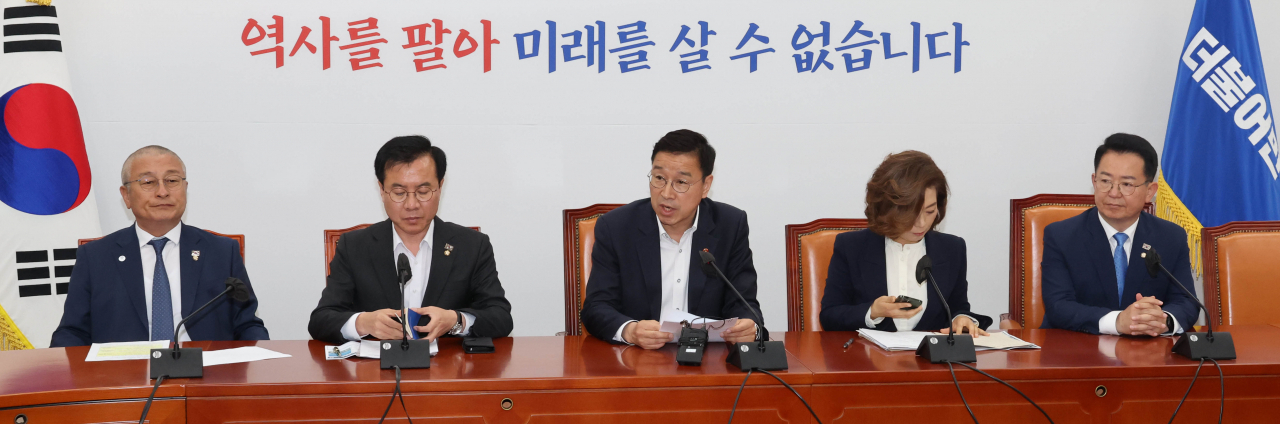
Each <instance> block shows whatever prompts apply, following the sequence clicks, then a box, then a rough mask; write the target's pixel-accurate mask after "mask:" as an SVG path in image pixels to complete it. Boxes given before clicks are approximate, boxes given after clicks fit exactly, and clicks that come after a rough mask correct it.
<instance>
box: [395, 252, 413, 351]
mask: <svg viewBox="0 0 1280 424" xmlns="http://www.w3.org/2000/svg"><path fill="white" fill-rule="evenodd" d="M396 274H398V275H399V276H400V308H399V309H400V332H401V333H404V334H403V336H404V341H405V343H408V341H409V326H410V325H412V324H411V323H409V309H408V307H406V306H404V288H405V285H406V284H407V283H408V282H409V280H410V279H412V278H413V267H411V266H409V256H407V255H405V254H403V253H401V254H400V257H399V258H396ZM402 347H403V346H402Z"/></svg>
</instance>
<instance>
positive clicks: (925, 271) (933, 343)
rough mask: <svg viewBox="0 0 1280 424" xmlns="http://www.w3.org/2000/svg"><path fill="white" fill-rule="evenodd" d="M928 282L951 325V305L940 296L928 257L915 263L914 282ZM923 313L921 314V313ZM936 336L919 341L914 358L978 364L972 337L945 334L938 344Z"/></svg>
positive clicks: (934, 361)
mask: <svg viewBox="0 0 1280 424" xmlns="http://www.w3.org/2000/svg"><path fill="white" fill-rule="evenodd" d="M926 280H928V282H929V285H931V286H933V291H934V293H937V294H938V301H940V302H942V308H943V309H944V310H946V311H947V325H948V326H950V325H951V320H952V319H955V316H954V315H951V305H948V304H947V297H946V296H943V295H942V289H941V288H939V287H938V280H935V279H934V278H933V260H932V259H929V255H924V256H923V257H921V258H920V262H916V282H917V283H920V284H924V282H925V281H926ZM922 313H923V312H922ZM938 339H941V337H938V336H926V337H925V338H924V340H921V341H920V346H919V347H917V348H916V356H923V357H925V358H929V362H932V363H935V364H938V363H943V362H978V355H977V353H976V351H975V350H974V347H973V336H972V335H969V334H961V335H959V336H957V335H956V332H955V331H950V332H948V333H947V337H946V341H945V342H944V343H938Z"/></svg>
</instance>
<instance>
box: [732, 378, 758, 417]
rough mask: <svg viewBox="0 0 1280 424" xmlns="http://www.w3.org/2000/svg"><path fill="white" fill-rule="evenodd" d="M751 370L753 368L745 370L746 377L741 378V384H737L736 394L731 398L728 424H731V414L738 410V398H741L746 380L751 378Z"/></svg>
mask: <svg viewBox="0 0 1280 424" xmlns="http://www.w3.org/2000/svg"><path fill="white" fill-rule="evenodd" d="M753 371H755V370H754V369H750V370H747V378H744V379H742V385H741V386H738V395H737V396H734V398H733V409H730V410H729V424H733V414H734V413H736V412H738V399H742V389H745V388H747V380H749V379H751V373H752V372H753Z"/></svg>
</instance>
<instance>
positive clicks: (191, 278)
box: [178, 224, 208, 317]
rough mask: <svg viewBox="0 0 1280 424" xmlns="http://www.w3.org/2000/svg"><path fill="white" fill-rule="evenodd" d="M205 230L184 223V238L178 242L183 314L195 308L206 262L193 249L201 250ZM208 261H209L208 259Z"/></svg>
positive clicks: (185, 314)
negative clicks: (196, 257)
mask: <svg viewBox="0 0 1280 424" xmlns="http://www.w3.org/2000/svg"><path fill="white" fill-rule="evenodd" d="M202 232H204V231H201V230H199V229H196V228H195V227H191V226H187V225H185V224H184V225H182V240H181V241H180V242H179V243H178V263H179V264H181V265H179V266H181V267H182V316H184V317H185V316H187V315H188V314H190V313H191V311H192V310H193V309H195V307H196V306H195V302H196V293H197V290H198V288H199V285H200V267H201V265H203V264H204V262H200V261H198V260H195V259H194V258H195V256H193V254H192V251H198V250H200V246H201V245H202V243H203V242H204V236H205V235H204V234H200V233H202ZM206 262H208V261H206Z"/></svg>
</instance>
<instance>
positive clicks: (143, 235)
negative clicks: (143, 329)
mask: <svg viewBox="0 0 1280 424" xmlns="http://www.w3.org/2000/svg"><path fill="white" fill-rule="evenodd" d="M133 229H134V230H135V231H137V232H138V250H139V253H141V254H142V293H143V295H145V296H146V298H147V330H148V331H147V334H151V331H150V330H151V321H152V319H151V289H152V287H153V285H154V283H153V282H154V281H155V279H156V276H155V272H156V248H154V247H151V244H150V243H151V240H153V239H156V238H159V237H167V238H168V239H169V241H167V242H165V244H164V248H163V249H162V252H163V253H162V254H161V255H162V256H163V257H164V271H165V274H168V276H169V298H170V302H172V303H170V305H171V306H172V307H171V310H172V311H173V321H172V322H173V323H174V324H177V323H178V322H179V321H182V261H181V259H182V258H180V257H179V255H180V254H181V253H182V249H180V248H179V246H181V245H180V244H178V243H179V240H178V239H179V238H181V237H182V223H181V222H179V223H178V225H176V226H174V227H173V229H171V230H169V232H168V233H165V234H163V235H160V236H154V235H151V234H150V233H148V232H146V231H143V230H142V227H139V226H138V224H137V223H134V224H133ZM122 258H123V257H122ZM177 331H178V341H180V342H189V341H191V336H190V335H188V334H187V327H186V325H185V324H184V325H183V326H182V327H180V328H178V330H177ZM148 337H150V336H148Z"/></svg>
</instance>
